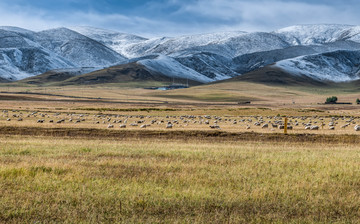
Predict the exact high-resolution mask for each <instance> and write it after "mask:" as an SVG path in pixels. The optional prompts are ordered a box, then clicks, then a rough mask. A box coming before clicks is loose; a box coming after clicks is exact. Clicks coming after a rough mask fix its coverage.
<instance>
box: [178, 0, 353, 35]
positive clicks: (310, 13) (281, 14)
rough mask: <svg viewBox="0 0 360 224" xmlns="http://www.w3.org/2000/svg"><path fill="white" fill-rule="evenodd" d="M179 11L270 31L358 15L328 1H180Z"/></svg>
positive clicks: (346, 21) (342, 20)
mask: <svg viewBox="0 0 360 224" xmlns="http://www.w3.org/2000/svg"><path fill="white" fill-rule="evenodd" d="M178 13H181V14H186V13H191V14H195V15H201V16H203V17H207V18H212V19H218V20H220V21H224V23H227V24H230V26H232V27H239V28H245V29H246V30H250V31H253V30H266V31H269V30H273V29H276V28H281V27H285V26H289V25H294V24H314V23H338V24H339V23H344V24H354V23H356V22H358V21H359V19H360V16H359V15H358V13H357V12H356V11H355V10H353V8H352V6H351V5H348V6H343V7H342V9H339V8H337V7H336V6H334V5H331V4H326V5H324V4H316V3H305V2H296V1H288V2H285V1H281V0H267V1H265V0H260V1H256V0H253V1H251V0H245V1H238V0H197V1H196V2H195V3H194V4H183V5H182V7H181V9H180V10H179V11H178Z"/></svg>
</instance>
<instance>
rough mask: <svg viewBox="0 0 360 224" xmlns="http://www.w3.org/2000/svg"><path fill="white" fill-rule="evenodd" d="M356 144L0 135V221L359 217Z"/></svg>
mask: <svg viewBox="0 0 360 224" xmlns="http://www.w3.org/2000/svg"><path fill="white" fill-rule="evenodd" d="M359 159H360V147H359V146H357V145H340V144H318V143H317V144H311V143H286V142H278V143H276V144H274V143H271V142H270V143H269V142H263V143H256V142H235V141H229V142H222V143H217V142H216V141H205V140H201V139H199V140H196V141H195V140H193V141H185V140H172V141H170V140H168V141H166V140H161V141H159V140H155V139H149V140H136V139H133V140H131V139H128V140H125V139H123V140H121V139H119V140H94V139H92V140H91V139H82V140H81V139H71V138H50V137H20V136H11V137H1V138H0V222H2V223H12V222H22V223H36V222H40V223H48V222H67V223H79V222H86V223H89V222H107V223H113V222H125V223H144V222H157V223H169V222H172V223H184V222H185V223H190V222H191V223H204V222H209V223H225V222H228V223H251V222H252V223H258V222H278V223H299V222H312V223H313V222H315V223H316V222H319V223H324V222H327V223H329V222H339V223H349V222H357V221H358V220H359V219H360V204H359V203H358V202H359V201H360V164H359Z"/></svg>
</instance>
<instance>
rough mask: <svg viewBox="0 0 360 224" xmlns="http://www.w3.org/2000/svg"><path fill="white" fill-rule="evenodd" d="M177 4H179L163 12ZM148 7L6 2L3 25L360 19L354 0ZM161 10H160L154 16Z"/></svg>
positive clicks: (228, 25)
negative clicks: (113, 9) (59, 7)
mask: <svg viewBox="0 0 360 224" xmlns="http://www.w3.org/2000/svg"><path fill="white" fill-rule="evenodd" d="M189 2H191V4H190V3H189ZM172 6H176V7H175V8H178V10H175V11H171V12H169V13H167V14H166V13H164V12H163V11H164V9H166V8H167V7H172ZM142 10H143V11H139V12H138V15H137V16H130V15H124V14H118V13H113V14H102V13H99V12H97V11H80V10H76V9H72V10H69V11H66V12H65V11H63V12H51V11H46V10H41V9H38V8H32V7H26V6H17V5H10V4H6V3H4V2H0V25H2V26H18V27H22V28H27V29H31V30H36V31H38V30H43V29H48V28H54V27H61V26H65V27H67V26H80V25H85V26H94V27H101V28H108V29H114V30H118V31H121V32H127V33H134V34H138V35H142V36H147V37H153V36H163V35H167V36H175V35H181V34H193V33H205V32H206V33H207V32H218V31H223V30H245V31H271V30H275V29H278V28H283V27H286V26H290V25H295V24H315V23H338V24H340V23H343V24H357V23H358V22H359V21H360V14H358V12H357V11H356V7H355V8H354V7H352V5H350V4H347V5H346V4H343V5H342V8H341V9H339V8H336V6H334V5H331V4H328V5H325V4H320V3H318V4H316V3H306V2H296V1H285V0H266V1H265V0H196V1H195V0H194V1H185V0H184V1H182V0H168V1H167V2H166V3H162V4H159V3H158V2H149V3H148V4H146V7H145V8H142ZM165 11H166V10H165ZM148 12H149V13H148ZM155 12H156V13H159V15H157V16H156V17H155V16H153V17H152V16H151V15H152V13H153V14H154V13H155ZM160 12H162V14H161V13H160ZM189 18H190V19H189Z"/></svg>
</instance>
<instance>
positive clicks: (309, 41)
mask: <svg viewBox="0 0 360 224" xmlns="http://www.w3.org/2000/svg"><path fill="white" fill-rule="evenodd" d="M273 34H276V35H279V37H281V38H283V39H284V40H285V41H287V42H289V43H290V44H292V45H314V44H325V43H330V42H335V41H340V40H352V41H356V42H360V27H359V26H350V25H326V24H323V25H297V26H290V27H286V28H283V29H280V30H277V31H274V32H273Z"/></svg>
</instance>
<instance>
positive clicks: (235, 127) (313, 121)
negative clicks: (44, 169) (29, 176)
mask: <svg viewBox="0 0 360 224" xmlns="http://www.w3.org/2000/svg"><path fill="white" fill-rule="evenodd" d="M284 121H285V119H284V117H282V116H266V117H265V116H242V115H239V116H215V115H212V116H210V115H164V116H150V115H129V114H127V115H124V114H76V113H64V112H61V113H60V112H37V111H36V112H27V111H15V110H13V111H9V110H3V111H2V113H1V116H0V123H2V124H6V125H8V124H13V123H14V122H16V124H17V125H19V124H20V123H23V124H24V125H31V124H48V125H68V126H74V127H77V126H78V127H91V128H111V129H114V128H119V129H136V128H139V129H146V128H152V129H202V130H204V129H205V130H206V129H209V130H211V129H215V130H224V131H253V130H254V131H265V130H266V131H282V130H283V129H284V128H285V126H286V125H285V123H284ZM287 121H288V124H287V129H288V130H296V131H304V132H305V131H307V130H309V131H317V130H329V131H334V130H347V131H349V130H353V131H360V119H359V118H358V117H352V116H345V117H342V116H334V117H330V116H329V117H325V116H290V117H288V119H287ZM81 125H83V126H81Z"/></svg>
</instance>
